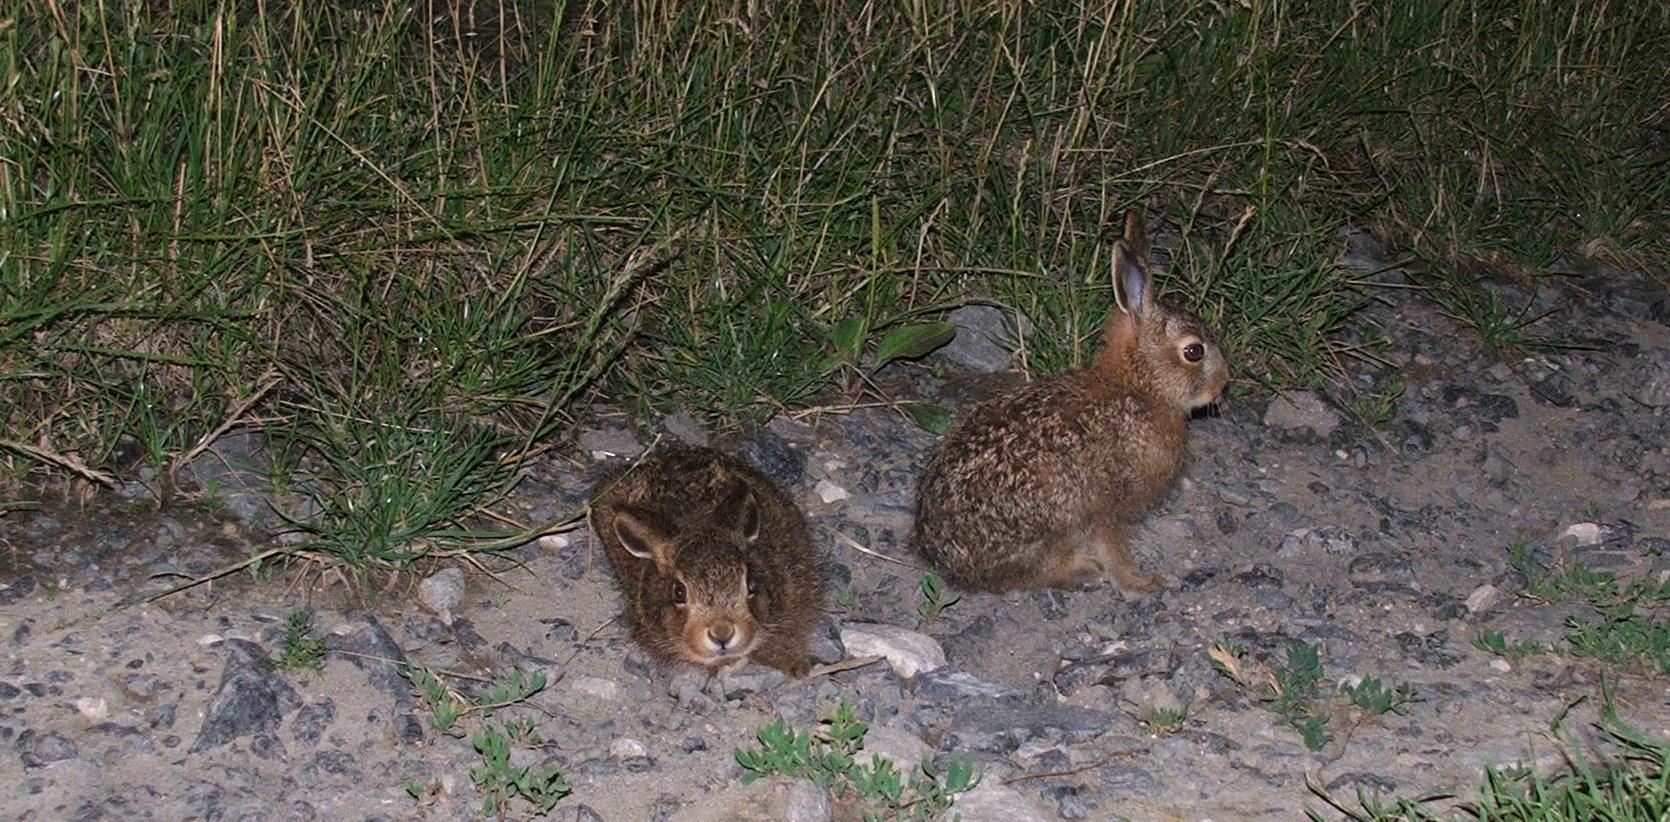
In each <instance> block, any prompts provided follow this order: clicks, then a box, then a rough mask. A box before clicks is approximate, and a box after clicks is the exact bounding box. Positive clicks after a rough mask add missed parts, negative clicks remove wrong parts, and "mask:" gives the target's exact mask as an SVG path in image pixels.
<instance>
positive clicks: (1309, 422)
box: [1264, 391, 1340, 437]
mask: <svg viewBox="0 0 1670 822" xmlns="http://www.w3.org/2000/svg"><path fill="white" fill-rule="evenodd" d="M1264 424H1265V425H1267V426H1269V427H1271V428H1280V429H1282V430H1284V431H1301V430H1310V431H1313V432H1315V433H1316V435H1317V436H1318V437H1327V436H1328V435H1329V434H1332V433H1334V429H1336V428H1338V427H1339V425H1340V416H1339V412H1337V411H1335V410H1334V409H1333V407H1332V406H1330V405H1328V403H1327V401H1325V400H1323V399H1322V397H1321V395H1319V394H1317V393H1316V392H1315V391H1281V392H1278V393H1277V394H1276V395H1275V396H1274V397H1272V398H1271V399H1270V405H1269V406H1268V407H1267V408H1265V409H1264Z"/></svg>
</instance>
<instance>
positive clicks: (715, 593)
mask: <svg viewBox="0 0 1670 822" xmlns="http://www.w3.org/2000/svg"><path fill="white" fill-rule="evenodd" d="M598 487H599V489H600V492H599V493H598V494H597V496H596V497H595V498H594V499H593V500H592V502H591V514H590V519H591V527H592V531H593V532H594V533H595V534H596V535H597V537H598V539H600V540H601V541H602V542H603V546H604V549H605V551H606V552H607V553H608V556H609V564H610V566H611V567H613V569H614V572H615V581H616V583H617V584H619V586H620V591H621V595H622V596H623V597H624V598H625V599H626V602H627V609H626V615H627V617H628V619H629V620H630V622H631V627H632V639H633V641H635V642H637V643H638V644H639V645H640V646H642V647H643V648H644V649H645V650H647V651H649V652H650V655H651V656H653V657H655V658H656V659H657V660H658V661H660V662H663V663H666V662H673V661H676V660H682V661H685V662H689V663H693V664H695V665H699V666H701V667H704V668H706V669H707V670H708V671H709V672H710V673H713V674H724V673H726V672H728V671H730V670H733V669H735V668H739V667H741V666H742V665H743V664H744V663H746V662H748V661H749V660H753V661H755V662H759V663H761V664H763V665H769V666H771V667H773V668H777V669H780V670H782V671H783V672H784V673H787V674H788V675H790V676H793V677H801V676H805V675H806V673H807V671H808V670H809V669H810V668H811V660H810V658H809V657H808V655H807V651H806V642H807V636H808V634H809V633H810V632H811V630H812V628H813V626H815V625H816V624H817V620H818V617H819V615H820V614H821V613H822V611H823V577H822V576H821V572H820V570H819V568H818V564H817V555H816V553H815V549H814V548H813V546H812V534H811V531H810V530H809V529H808V528H807V527H806V518H805V517H804V516H803V515H802V514H801V513H800V509H799V508H797V507H796V506H795V504H794V502H793V501H792V500H790V499H789V497H788V495H787V494H784V493H783V492H782V490H780V489H778V488H777V486H776V485H774V484H773V483H772V482H771V480H769V479H767V478H766V477H765V475H763V474H761V473H760V472H759V471H757V470H755V469H754V468H753V467H752V466H750V465H748V464H747V463H745V462H743V461H741V460H739V459H737V458H735V457H731V456H728V455H725V454H721V453H719V452H717V451H713V450H710V449H706V448H688V447H674V448H667V449H663V450H661V451H658V452H656V453H655V454H653V455H651V456H650V457H648V458H646V459H644V460H643V461H641V462H640V463H638V464H637V465H636V466H634V467H633V468H632V469H631V470H630V471H628V472H626V473H624V474H617V475H615V476H613V477H610V478H607V479H605V480H604V481H603V482H602V483H601V484H599V486H598Z"/></svg>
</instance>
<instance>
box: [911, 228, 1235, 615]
mask: <svg viewBox="0 0 1670 822" xmlns="http://www.w3.org/2000/svg"><path fill="white" fill-rule="evenodd" d="M1147 265H1148V262H1147V242H1146V240H1145V239H1144V238H1143V236H1142V229H1141V224H1140V223H1139V222H1137V221H1136V220H1135V219H1134V215H1131V216H1129V217H1128V218H1127V220H1126V236H1125V239H1124V240H1123V241H1121V242H1119V243H1117V244H1116V245H1115V247H1114V272H1115V273H1114V278H1115V293H1116V298H1117V299H1118V301H1119V305H1118V307H1116V309H1115V310H1114V311H1113V313H1112V314H1111V315H1110V317H1109V319H1108V324H1107V327H1106V329H1105V331H1104V335H1103V336H1104V343H1103V348H1102V350H1101V352H1100V353H1099V354H1098V356H1097V357H1096V359H1095V360H1094V361H1093V362H1091V363H1090V364H1089V365H1087V366H1085V367H1084V368H1080V369H1078V370H1075V371H1070V372H1067V373H1064V374H1059V375H1057V376H1055V377H1051V378H1048V379H1042V380H1037V381H1034V382H1030V383H1027V384H1025V385H1022V386H1019V387H1018V388H1015V389H1013V390H1011V391H1009V392H1007V393H1005V394H1003V395H1000V396H998V397H995V398H993V399H991V400H989V401H987V402H984V403H981V404H980V405H977V406H975V408H974V409H973V410H972V411H970V412H969V414H968V416H967V417H966V418H965V419H963V420H962V422H960V423H958V425H957V426H956V427H955V428H953V429H952V430H951V432H950V433H949V434H947V435H946V437H945V439H944V441H943V442H941V443H940V447H939V451H938V452H937V453H935V454H934V457H933V459H932V460H931V461H930V462H929V464H928V467H927V469H926V470H925V471H924V472H923V475H922V481H921V483H920V484H919V486H918V488H917V501H916V504H917V514H916V527H915V531H914V533H913V535H912V538H911V542H912V544H913V545H914V547H915V549H916V551H917V552H918V553H919V554H920V555H921V556H922V557H923V559H925V560H927V561H928V563H929V564H931V565H933V566H934V567H935V568H937V569H938V570H939V571H940V573H942V574H943V575H944V576H945V578H946V579H947V580H948V581H950V582H951V583H952V584H954V585H957V586H959V587H962V588H968V589H973V590H981V591H1006V590H1011V589H1015V588H1032V587H1041V586H1058V587H1085V586H1089V585H1092V584H1095V583H1096V582H1098V581H1100V580H1101V579H1102V578H1104V577H1111V578H1112V579H1113V580H1114V581H1115V582H1116V583H1118V584H1119V585H1120V586H1121V587H1123V588H1127V589H1134V590H1140V591H1154V590H1158V589H1159V588H1160V587H1161V585H1162V583H1163V580H1162V579H1161V578H1160V577H1157V576H1150V575H1148V574H1144V573H1142V572H1141V571H1140V570H1139V569H1138V568H1137V566H1136V563H1135V562H1134V561H1133V560H1132V559H1131V552H1130V546H1129V544H1128V543H1127V542H1126V537H1125V530H1126V528H1127V527H1128V526H1129V525H1130V524H1132V523H1134V522H1136V521H1137V520H1138V519H1139V518H1140V517H1141V515H1142V513H1143V512H1144V511H1146V510H1147V509H1148V508H1149V507H1151V506H1153V505H1154V504H1155V503H1156V502H1158V501H1159V500H1160V499H1161V498H1162V497H1163V496H1165V494H1166V493H1167V492H1168V491H1169V490H1170V489H1171V487H1172V485H1173V483H1175V482H1176V481H1177V477H1178V475H1179V474H1180V473H1181V472H1182V469H1183V463H1184V456H1185V453H1186V451H1187V447H1188V437H1189V430H1188V414H1189V412H1190V411H1191V410H1193V409H1194V408H1197V407H1200V406H1203V405H1207V404H1209V403H1211V402H1213V401H1214V400H1215V399H1216V398H1217V396H1218V394H1219V393H1220V392H1222V390H1223V387H1224V384H1225V382H1227V380H1228V368H1227V366H1226V365H1225V363H1224V360H1223V355H1222V354H1221V353H1220V352H1219V350H1218V345H1217V342H1216V340H1215V339H1214V338H1213V336H1212V333H1211V331H1210V330H1208V329H1207V328H1206V327H1205V325H1204V324H1202V323H1201V321H1200V320H1199V319H1198V318H1196V317H1195V316H1194V315H1192V314H1189V313H1188V312H1186V311H1183V310H1181V309H1178V308H1174V307H1172V306H1168V305H1164V304H1162V303H1159V302H1157V301H1155V299H1154V296H1153V288H1152V285H1151V284H1150V283H1149V282H1148V277H1147ZM1133 303H1134V304H1133ZM1190 342H1199V343H1200V344H1201V345H1202V346H1203V352H1202V353H1203V356H1202V358H1201V359H1200V361H1199V362H1194V363H1190V362H1188V361H1186V359H1185V358H1184V357H1183V350H1184V347H1185V346H1186V345H1187V344H1188V343H1190ZM1086 548H1088V549H1089V550H1088V552H1087V551H1086V550H1085V549H1086Z"/></svg>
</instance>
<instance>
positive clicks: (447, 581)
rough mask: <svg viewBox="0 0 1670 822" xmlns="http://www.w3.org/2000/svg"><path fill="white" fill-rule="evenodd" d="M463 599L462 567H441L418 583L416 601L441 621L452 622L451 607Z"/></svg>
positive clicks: (454, 606)
mask: <svg viewBox="0 0 1670 822" xmlns="http://www.w3.org/2000/svg"><path fill="white" fill-rule="evenodd" d="M463 599H464V569H462V568H459V567H457V566H452V567H448V568H442V569H441V570H439V571H436V572H435V573H433V574H430V575H429V576H428V577H426V578H424V580H423V581H422V582H420V583H418V602H421V603H423V607H425V608H428V609H429V610H431V611H434V612H435V613H436V614H438V615H439V616H440V617H441V620H442V621H443V622H446V623H448V624H450V623H451V622H452V609H454V608H456V607H458V603H459V602H460V601H461V600H463Z"/></svg>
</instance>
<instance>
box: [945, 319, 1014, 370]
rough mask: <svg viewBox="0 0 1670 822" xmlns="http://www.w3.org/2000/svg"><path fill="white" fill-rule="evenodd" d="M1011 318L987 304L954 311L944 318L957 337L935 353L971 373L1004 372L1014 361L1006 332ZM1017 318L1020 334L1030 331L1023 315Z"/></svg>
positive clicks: (1009, 334)
mask: <svg viewBox="0 0 1670 822" xmlns="http://www.w3.org/2000/svg"><path fill="white" fill-rule="evenodd" d="M1015 316H1016V315H1011V314H1009V313H1007V312H1005V311H1003V310H1002V309H998V308H993V307H992V306H989V305H965V306H963V307H961V308H957V309H954V310H953V311H951V313H949V314H947V315H945V319H946V320H947V321H949V322H950V323H951V324H952V325H954V326H956V327H957V335H956V336H955V337H952V338H951V341H950V342H948V343H946V344H945V346H944V347H943V348H941V349H939V351H938V352H936V353H937V355H938V356H940V357H942V358H944V359H946V360H950V361H951V362H953V363H955V364H957V365H960V366H962V367H963V368H967V369H970V370H972V371H980V372H984V373H993V372H997V371H1007V370H1009V366H1010V365H1011V364H1012V363H1013V362H1014V359H1015V355H1014V353H1013V352H1012V351H1011V350H1010V348H1011V346H1010V345H1009V344H1008V343H1009V341H1010V340H1012V339H1013V338H1014V336H1015V335H1014V332H1013V331H1012V330H1011V329H1010V325H1011V323H1012V322H1013V321H1014V319H1015ZM1019 319H1020V322H1021V329H1022V333H1026V332H1028V331H1031V323H1030V322H1028V321H1027V320H1026V318H1025V317H1024V316H1021V317H1020V318H1019Z"/></svg>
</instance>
